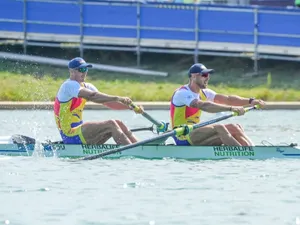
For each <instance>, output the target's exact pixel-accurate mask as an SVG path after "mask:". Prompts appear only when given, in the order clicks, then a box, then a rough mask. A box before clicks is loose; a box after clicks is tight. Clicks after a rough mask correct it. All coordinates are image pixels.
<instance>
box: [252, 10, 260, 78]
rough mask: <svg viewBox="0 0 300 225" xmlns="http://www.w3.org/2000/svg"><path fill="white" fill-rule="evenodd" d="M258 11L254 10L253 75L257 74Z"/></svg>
mask: <svg viewBox="0 0 300 225" xmlns="http://www.w3.org/2000/svg"><path fill="white" fill-rule="evenodd" d="M257 50H258V9H257V8H255V9H254V55H253V60H254V68H253V69H254V73H255V74H258V57H259V53H258V51H257Z"/></svg>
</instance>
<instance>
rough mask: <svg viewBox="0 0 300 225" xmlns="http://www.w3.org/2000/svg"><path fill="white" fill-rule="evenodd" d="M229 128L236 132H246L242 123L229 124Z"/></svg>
mask: <svg viewBox="0 0 300 225" xmlns="http://www.w3.org/2000/svg"><path fill="white" fill-rule="evenodd" d="M228 129H229V130H230V131H232V132H234V133H243V132H244V129H243V127H242V126H241V125H240V124H228Z"/></svg>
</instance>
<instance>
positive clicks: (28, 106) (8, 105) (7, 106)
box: [0, 101, 300, 110]
mask: <svg viewBox="0 0 300 225" xmlns="http://www.w3.org/2000/svg"><path fill="white" fill-rule="evenodd" d="M135 104H137V105H142V106H143V107H144V109H145V110H169V108H170V107H169V106H170V103H169V102H135ZM52 109H53V102H11V101H2V102H1V101H0V110H52ZM85 109H87V110H109V109H108V108H107V107H105V106H103V105H101V104H96V103H92V102H89V103H87V104H86V107H85ZM264 109H265V110H275V109H277V110H278V109H284V110H297V109H300V101H299V102H266V106H265V108H264Z"/></svg>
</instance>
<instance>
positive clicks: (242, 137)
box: [225, 124, 254, 146]
mask: <svg viewBox="0 0 300 225" xmlns="http://www.w3.org/2000/svg"><path fill="white" fill-rule="evenodd" d="M225 127H226V128H227V129H228V131H229V133H230V134H231V135H232V136H233V137H234V138H235V139H236V140H237V141H238V142H239V143H240V144H241V145H242V146H254V143H253V142H252V141H251V140H250V138H249V137H247V136H246V134H245V132H244V130H243V128H242V126H241V125H239V124H226V125H225Z"/></svg>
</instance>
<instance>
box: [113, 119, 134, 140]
mask: <svg viewBox="0 0 300 225" xmlns="http://www.w3.org/2000/svg"><path fill="white" fill-rule="evenodd" d="M116 122H117V124H118V125H119V127H120V128H121V130H122V131H123V133H124V134H125V135H126V136H127V137H128V138H129V140H130V141H131V142H132V143H135V142H137V141H138V140H137V138H136V137H135V135H133V133H132V132H131V131H130V130H129V129H128V128H127V126H126V125H125V124H124V123H123V122H122V121H120V120H116Z"/></svg>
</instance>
